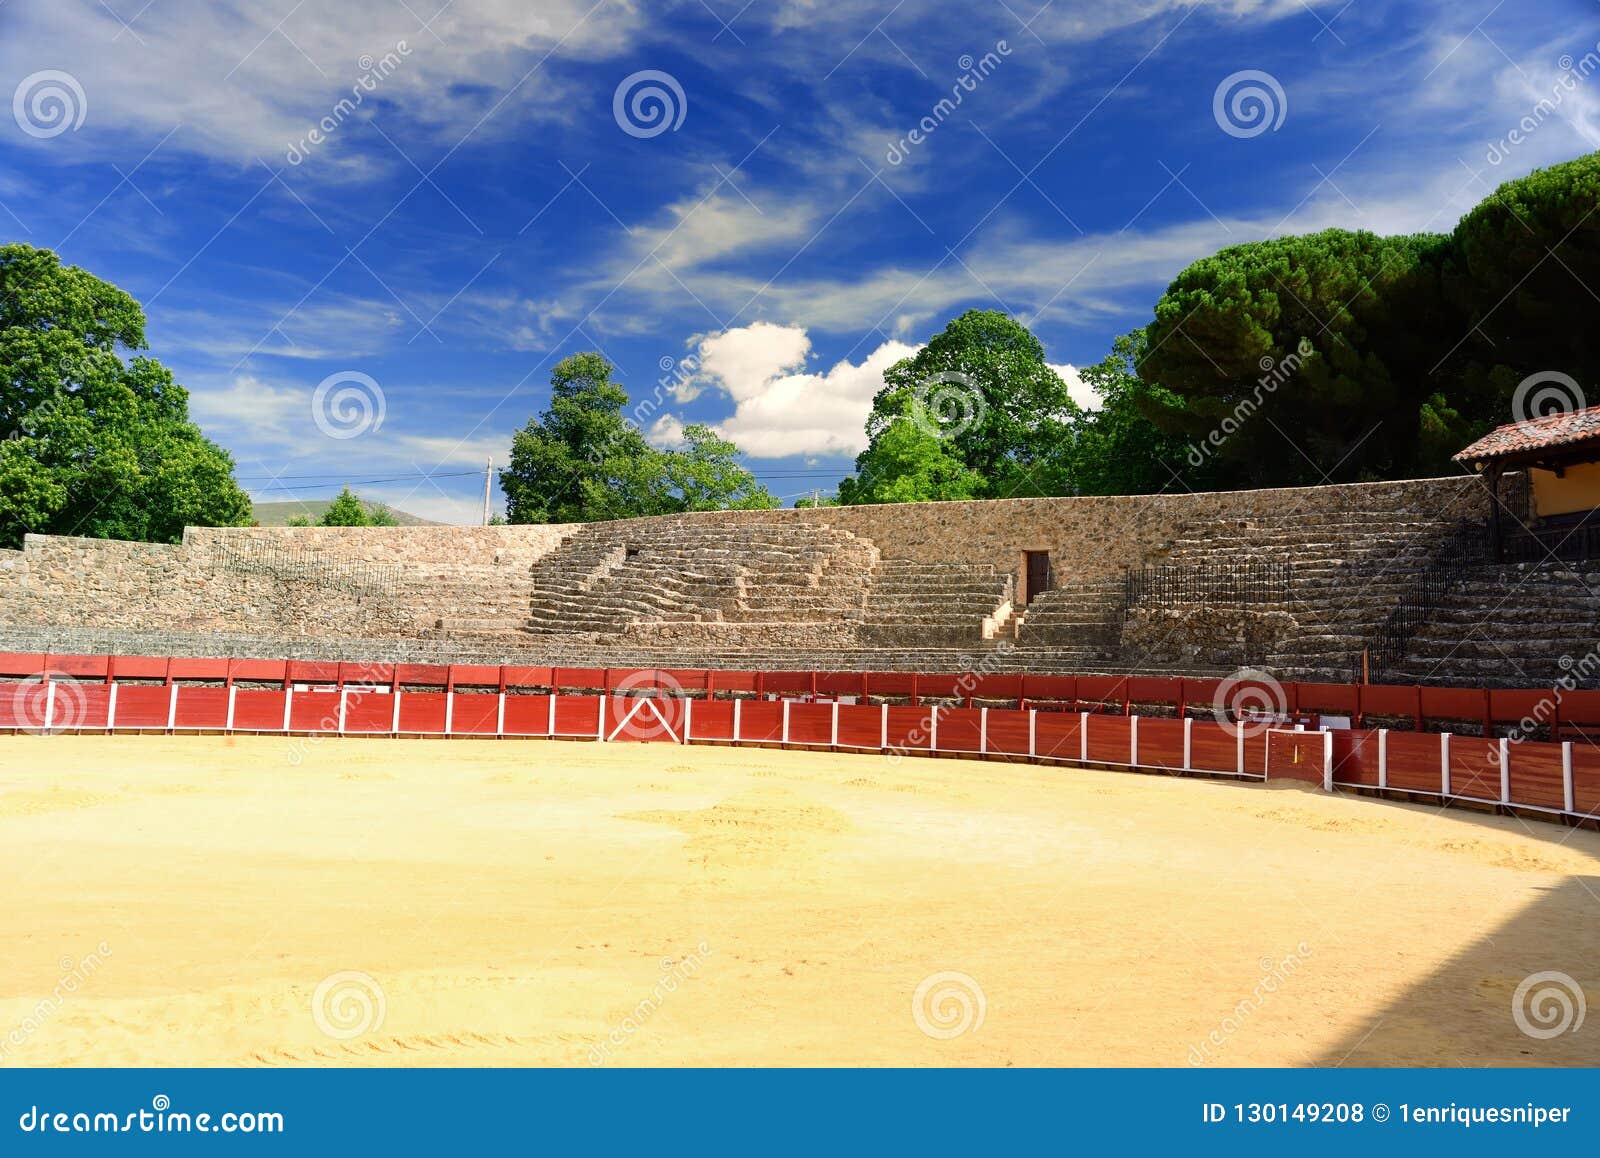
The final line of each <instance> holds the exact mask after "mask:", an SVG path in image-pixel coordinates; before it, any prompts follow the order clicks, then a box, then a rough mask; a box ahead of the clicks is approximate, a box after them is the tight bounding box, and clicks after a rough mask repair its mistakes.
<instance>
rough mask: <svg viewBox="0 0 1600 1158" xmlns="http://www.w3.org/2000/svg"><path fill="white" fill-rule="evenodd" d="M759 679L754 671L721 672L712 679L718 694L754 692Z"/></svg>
mask: <svg viewBox="0 0 1600 1158" xmlns="http://www.w3.org/2000/svg"><path fill="white" fill-rule="evenodd" d="M757 679H758V677H757V675H756V673H755V672H753V671H719V672H717V673H716V674H715V675H714V676H713V677H712V680H713V682H714V683H715V684H716V690H717V691H718V692H753V691H755V690H756V681H757Z"/></svg>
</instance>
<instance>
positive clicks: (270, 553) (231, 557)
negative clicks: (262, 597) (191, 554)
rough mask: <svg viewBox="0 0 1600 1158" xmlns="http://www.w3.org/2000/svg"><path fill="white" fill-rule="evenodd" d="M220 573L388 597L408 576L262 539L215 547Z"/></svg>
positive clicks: (387, 566)
mask: <svg viewBox="0 0 1600 1158" xmlns="http://www.w3.org/2000/svg"><path fill="white" fill-rule="evenodd" d="M212 559H213V563H214V565H215V566H216V568H217V569H218V570H219V571H229V572H233V573H235V574H244V575H261V576H265V577H267V578H271V579H278V580H282V581H285V582H290V581H292V582H296V583H309V584H313V585H315V586H318V587H329V588H335V589H337V590H339V591H342V592H345V593H347V594H351V595H357V596H362V595H388V594H390V593H392V592H393V591H394V590H395V588H396V587H397V586H399V584H400V582H401V581H402V579H403V578H404V576H405V568H404V567H403V566H401V565H400V564H398V563H373V562H371V561H369V560H366V559H356V558H352V557H350V556H347V555H339V554H334V553H330V552H327V551H321V550H317V549H315V548H310V547H285V546H283V545H282V544H279V543H269V542H264V541H262V540H260V539H244V540H243V541H241V542H229V541H227V540H223V539H218V540H215V541H213V543H212Z"/></svg>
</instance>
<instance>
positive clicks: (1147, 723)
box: [1090, 717, 1183, 768]
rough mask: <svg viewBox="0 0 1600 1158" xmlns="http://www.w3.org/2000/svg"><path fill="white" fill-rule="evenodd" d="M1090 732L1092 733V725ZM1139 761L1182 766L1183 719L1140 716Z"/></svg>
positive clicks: (1147, 764)
mask: <svg viewBox="0 0 1600 1158" xmlns="http://www.w3.org/2000/svg"><path fill="white" fill-rule="evenodd" d="M1090 734H1091V735H1092V734H1093V730H1092V726H1091V732H1090ZM1139 763H1140V764H1141V765H1142V766H1144V767H1146V768H1182V767H1183V721H1182V720H1151V719H1146V718H1143V717H1141V718H1140V720H1139Z"/></svg>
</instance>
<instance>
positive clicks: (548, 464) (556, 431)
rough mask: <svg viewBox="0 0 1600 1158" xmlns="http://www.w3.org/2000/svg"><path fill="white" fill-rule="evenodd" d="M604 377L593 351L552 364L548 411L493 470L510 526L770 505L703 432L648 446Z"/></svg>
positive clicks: (607, 366) (730, 453)
mask: <svg viewBox="0 0 1600 1158" xmlns="http://www.w3.org/2000/svg"><path fill="white" fill-rule="evenodd" d="M613 369H614V368H613V367H612V365H611V363H609V362H607V361H606V360H605V358H603V357H602V356H601V355H599V354H596V353H584V354H574V355H572V356H571V357H568V358H565V359H563V360H562V361H561V362H559V363H558V364H557V365H556V368H555V371H554V372H553V374H552V376H551V379H550V385H551V401H550V406H549V407H548V408H547V409H546V410H545V411H544V413H543V414H542V415H540V416H539V417H538V418H535V419H530V420H529V421H528V424H527V425H526V426H525V427H523V429H521V430H519V431H518V432H517V433H516V434H515V435H513V437H512V440H511V461H510V464H509V465H508V466H507V467H506V468H505V469H504V470H502V471H501V472H500V486H501V488H502V489H503V490H504V491H505V494H506V516H507V518H508V519H509V520H510V521H511V522H513V523H552V522H553V523H571V522H589V521H603V520H607V519H623V518H633V517H636V516H639V515H659V514H672V513H675V512H679V511H702V510H726V509H758V508H765V507H772V506H776V505H777V504H776V501H775V500H774V499H773V497H772V495H771V494H769V493H768V492H767V490H766V488H765V487H763V486H761V485H760V483H758V482H757V481H756V480H755V477H754V476H753V475H751V474H750V472H749V471H748V470H746V469H745V468H744V467H742V466H740V465H739V464H738V462H737V461H736V459H737V457H738V453H739V452H738V448H737V447H735V446H734V445H733V443H731V442H729V441H728V440H727V439H724V438H722V437H721V436H719V435H718V434H716V433H715V432H714V431H713V430H711V429H710V428H709V427H706V426H699V425H690V426H687V427H685V428H684V432H683V439H684V444H683V447H682V448H681V449H677V450H661V449H658V448H656V447H652V446H651V445H650V444H649V443H648V442H646V441H645V438H644V435H643V434H642V433H641V432H640V431H639V428H638V426H637V425H636V424H634V423H633V422H631V421H629V419H628V418H627V417H625V416H624V414H623V408H624V407H626V406H627V404H628V394H627V392H626V391H625V390H623V388H622V387H621V386H620V385H618V384H617V383H616V382H615V381H613V380H612V373H613Z"/></svg>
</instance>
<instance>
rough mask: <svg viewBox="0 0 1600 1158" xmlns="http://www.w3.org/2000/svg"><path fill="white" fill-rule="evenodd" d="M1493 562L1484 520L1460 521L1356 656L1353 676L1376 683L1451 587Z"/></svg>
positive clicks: (1401, 659)
mask: <svg viewBox="0 0 1600 1158" xmlns="http://www.w3.org/2000/svg"><path fill="white" fill-rule="evenodd" d="M1490 562H1492V560H1491V559H1490V557H1489V552H1488V542H1487V539H1486V537H1485V529H1484V527H1483V525H1482V524H1480V523H1471V522H1465V521H1464V522H1461V523H1459V524H1457V526H1456V528H1455V530H1454V531H1452V532H1451V534H1450V536H1449V538H1447V539H1446V540H1445V541H1444V543H1443V544H1441V545H1440V547H1439V549H1438V550H1437V551H1435V552H1434V554H1433V557H1432V558H1431V559H1430V560H1429V561H1428V562H1427V563H1426V564H1424V565H1423V566H1422V567H1421V568H1419V569H1418V570H1417V572H1416V574H1415V576H1414V577H1413V578H1412V579H1411V581H1410V582H1409V583H1408V584H1407V585H1406V589H1405V591H1404V593H1403V594H1402V595H1401V596H1400V600H1399V602H1398V603H1396V604H1395V606H1394V608H1393V610H1391V611H1390V612H1389V614H1388V616H1387V617H1385V619H1384V621H1383V623H1382V624H1380V625H1379V627H1378V628H1377V630H1376V631H1375V632H1374V633H1373V635H1372V638H1371V640H1370V641H1369V642H1368V644H1367V647H1366V649H1365V654H1364V657H1363V656H1362V655H1357V656H1355V657H1354V658H1353V661H1352V663H1351V671H1352V673H1353V674H1354V678H1355V679H1357V680H1362V679H1363V678H1364V679H1366V680H1370V681H1372V682H1374V683H1376V682H1379V681H1381V680H1382V679H1383V678H1384V676H1385V675H1386V674H1387V673H1388V672H1390V671H1391V670H1392V669H1394V668H1395V667H1397V666H1398V665H1399V664H1401V663H1402V662H1404V660H1405V658H1406V654H1407V652H1408V651H1409V650H1410V646H1411V641H1412V640H1413V639H1414V638H1416V635H1417V633H1418V632H1419V631H1421V630H1422V629H1423V628H1424V627H1425V626H1427V624H1428V623H1429V622H1431V621H1432V619H1433V617H1434V614H1435V613H1436V612H1437V611H1438V610H1439V607H1440V606H1441V605H1442V604H1443V603H1444V600H1445V598H1446V596H1448V595H1449V594H1450V592H1451V590H1453V589H1454V588H1455V586H1456V585H1457V584H1458V583H1460V582H1461V580H1462V579H1463V578H1464V577H1465V576H1466V574H1467V573H1468V572H1469V571H1471V570H1473V569H1475V568H1481V567H1483V566H1485V565H1486V564H1489V563H1490ZM1363 658H1364V659H1365V662H1364V663H1363Z"/></svg>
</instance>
